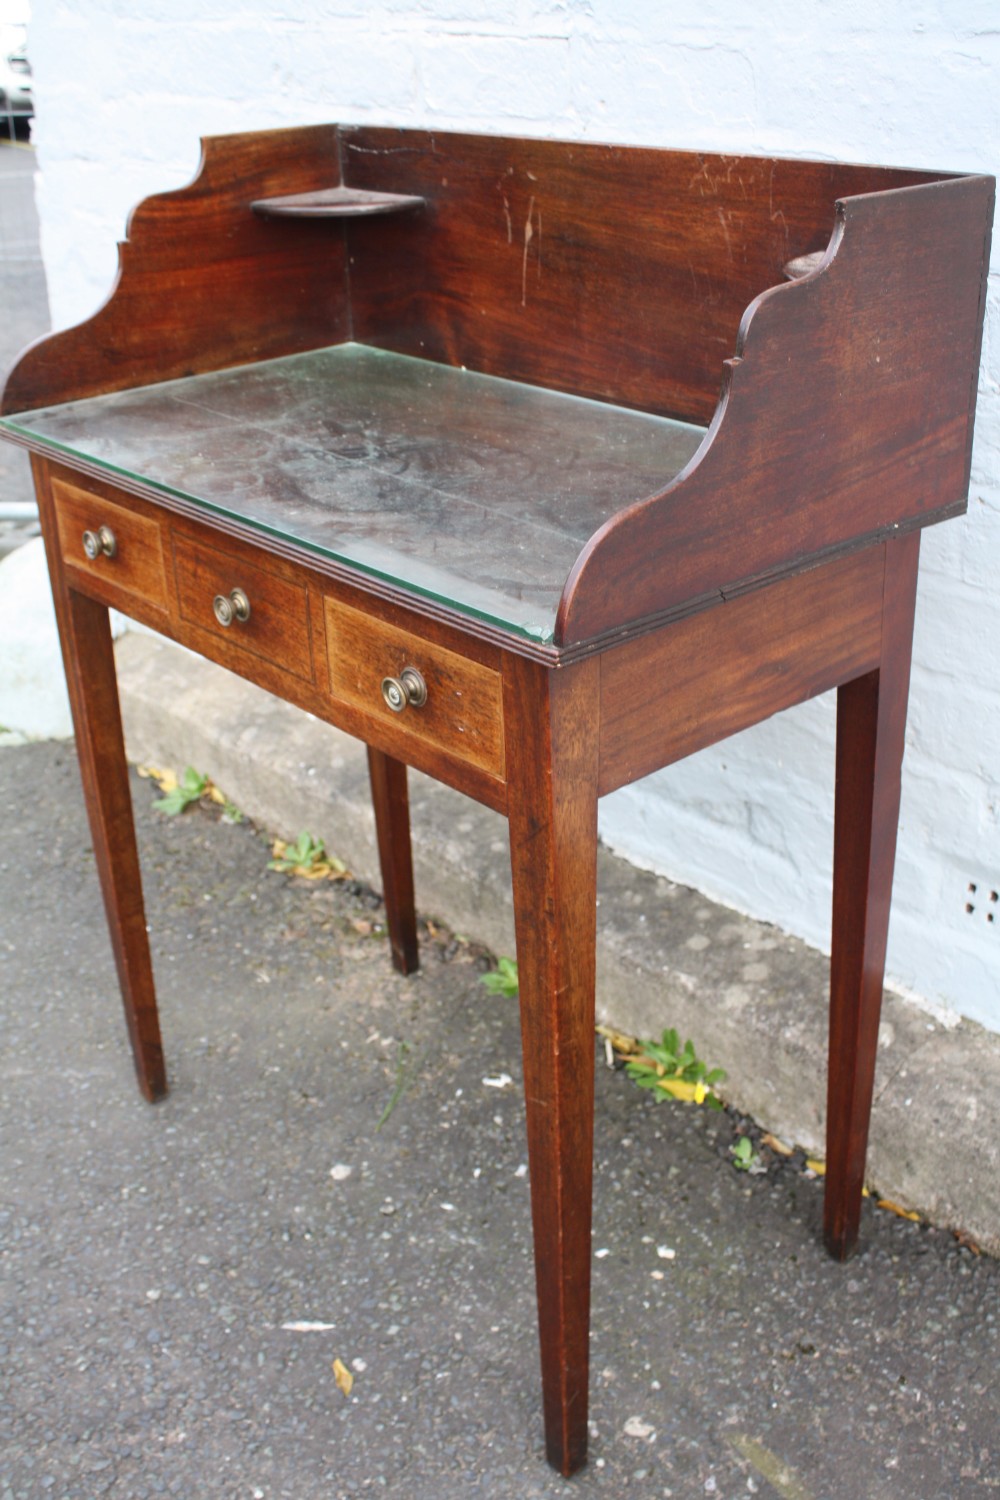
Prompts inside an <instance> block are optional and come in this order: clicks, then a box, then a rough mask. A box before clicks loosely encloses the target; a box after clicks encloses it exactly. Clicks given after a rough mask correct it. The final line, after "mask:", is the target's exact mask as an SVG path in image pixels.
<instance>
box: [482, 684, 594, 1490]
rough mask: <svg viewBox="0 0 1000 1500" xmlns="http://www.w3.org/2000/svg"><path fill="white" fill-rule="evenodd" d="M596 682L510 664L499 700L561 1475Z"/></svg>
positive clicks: (580, 1281)
mask: <svg viewBox="0 0 1000 1500" xmlns="http://www.w3.org/2000/svg"><path fill="white" fill-rule="evenodd" d="M598 674H599V664H598V663H597V662H587V663H583V664H581V665H580V666H577V667H572V668H566V669H563V670H561V671H558V672H556V671H551V670H547V669H545V668H543V667H539V666H536V665H534V664H532V663H529V662H521V661H519V662H518V663H517V664H516V666H515V667H514V668H513V669H512V670H511V671H510V673H509V679H508V690H507V694H506V697H505V723H506V732H507V749H508V757H509V766H508V768H509V798H510V800H509V807H508V817H509V822H510V848H511V863H512V869H513V880H514V920H515V925H516V932H517V959H518V974H519V982H520V1006H521V1040H522V1049H523V1053H524V1095H525V1106H526V1110H527V1123H528V1158H529V1163H530V1171H531V1213H532V1224H533V1229H534V1242H535V1278H536V1284H537V1291H538V1321H539V1335H540V1341H541V1356H542V1395H543V1405H544V1413H545V1446H546V1453H547V1455H548V1459H549V1462H550V1463H551V1464H552V1466H553V1467H554V1468H556V1469H558V1470H559V1472H560V1473H562V1474H566V1475H569V1474H572V1473H573V1472H574V1471H575V1470H576V1469H578V1468H579V1467H580V1466H581V1465H582V1464H583V1463H584V1461H585V1459H586V1452H587V1381H588V1353H589V1351H588V1340H589V1326H590V1215H591V1190H592V1176H593V1128H594V942H595V936H596V880H597V753H596V740H597V736H596V734H595V733H594V732H593V718H594V715H595V713H596V701H597V700H596V694H597V690H598V680H599V675H598Z"/></svg>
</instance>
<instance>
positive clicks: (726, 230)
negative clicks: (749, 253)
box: [716, 208, 733, 260]
mask: <svg viewBox="0 0 1000 1500" xmlns="http://www.w3.org/2000/svg"><path fill="white" fill-rule="evenodd" d="M716 212H717V213H718V215H719V223H720V224H721V225H722V232H723V234H724V235H725V236H726V254H727V255H728V256H729V259H730V260H732V258H733V243H732V240H731V239H730V238H729V225H728V224H727V223H726V210H725V209H724V208H720V209H717V210H716Z"/></svg>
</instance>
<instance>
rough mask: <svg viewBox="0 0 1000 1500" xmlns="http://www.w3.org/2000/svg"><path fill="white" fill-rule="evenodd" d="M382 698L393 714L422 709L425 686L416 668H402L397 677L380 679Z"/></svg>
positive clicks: (424, 699) (425, 698) (424, 700)
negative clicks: (411, 709) (408, 709)
mask: <svg viewBox="0 0 1000 1500" xmlns="http://www.w3.org/2000/svg"><path fill="white" fill-rule="evenodd" d="M382 697H383V698H384V699H385V702H386V704H387V706H388V707H389V708H391V709H392V711H393V713H394V714H401V713H402V712H403V709H404V708H422V707H423V705H424V704H425V703H426V702H427V684H426V682H425V681H424V679H423V678H422V677H421V675H420V673H419V672H418V671H417V669H416V667H404V668H403V670H402V671H401V672H400V674H399V676H398V677H383V678H382Z"/></svg>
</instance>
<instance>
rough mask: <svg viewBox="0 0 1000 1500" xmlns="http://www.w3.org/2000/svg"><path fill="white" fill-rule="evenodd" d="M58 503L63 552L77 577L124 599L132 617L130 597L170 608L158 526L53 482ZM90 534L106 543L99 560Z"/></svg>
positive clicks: (61, 482)
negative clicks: (88, 541) (89, 549)
mask: <svg viewBox="0 0 1000 1500" xmlns="http://www.w3.org/2000/svg"><path fill="white" fill-rule="evenodd" d="M52 498H53V500H54V501H55V509H56V520H57V524H58V527H59V550H60V552H61V553H62V555H63V559H64V560H65V562H66V563H67V564H68V565H69V567H70V569H71V570H72V571H73V572H74V573H76V574H77V575H78V576H79V575H80V574H83V575H86V576H87V577H90V578H93V579H95V580H96V581H99V582H100V584H101V585H102V590H101V592H110V593H116V594H120V595H122V596H124V597H123V607H124V608H125V610H126V613H127V611H128V600H129V598H134V599H137V600H140V601H141V602H142V603H144V604H147V605H150V606H152V608H154V609H157V610H165V609H166V607H167V571H166V567H165V565H164V556H163V537H162V533H161V530H160V526H159V523H158V522H157V521H155V520H152V519H151V518H150V517H149V516H143V515H137V514H136V512H135V511H132V510H126V509H125V507H124V506H122V505H116V504H115V503H114V502H113V501H111V500H106V499H105V498H104V496H103V495H98V494H92V493H91V492H90V491H89V490H82V489H80V488H78V486H77V485H75V484H67V483H66V482H65V480H62V479H54V480H53V481H52ZM102 528H104V529H103V530H102ZM85 533H86V534H87V535H88V537H96V538H97V539H98V542H100V543H101V544H102V546H101V550H99V551H98V552H97V556H96V557H89V556H88V555H87V550H86V547H85V545H84V534H85ZM91 545H92V546H93V545H94V544H93V543H91Z"/></svg>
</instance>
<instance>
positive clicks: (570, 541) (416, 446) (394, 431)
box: [0, 344, 705, 642]
mask: <svg viewBox="0 0 1000 1500" xmlns="http://www.w3.org/2000/svg"><path fill="white" fill-rule="evenodd" d="M0 428H6V429H7V430H8V431H9V432H10V433H11V434H12V435H13V436H16V437H18V438H20V439H21V440H22V441H27V442H28V444H29V446H31V447H33V448H36V449H38V450H40V451H43V452H47V453H51V454H52V455H54V456H58V455H68V456H70V457H72V458H76V459H80V460H84V461H85V462H86V463H87V464H88V465H89V466H91V467H97V468H98V469H102V470H105V471H107V473H108V474H110V475H112V476H115V477H118V478H124V479H126V480H130V479H131V480H137V481H140V482H141V483H142V484H143V485H144V486H146V487H150V488H153V489H156V490H159V491H161V492H163V493H164V494H167V495H172V496H176V497H178V498H180V499H182V500H185V501H188V502H191V503H193V504H194V505H195V506H197V507H199V508H201V509H203V510H205V511H208V512H212V513H216V514H220V515H224V516H228V517H231V518H233V519H234V520H236V521H239V522H242V523H244V524H245V525H247V526H250V527H252V528H254V529H255V530H258V531H260V532H263V533H265V534H267V535H270V536H274V537H277V538H281V539H283V540H285V541H288V542H291V543H294V544H297V545H299V546H302V547H305V548H307V549H308V550H310V551H312V552H315V553H318V554H320V555H321V556H324V557H329V558H332V559H334V560H336V561H338V562H341V563H344V564H346V565H348V566H349V567H352V568H355V569H357V570H359V571H361V572H364V573H369V574H373V575H375V576H377V577H379V578H382V579H385V580H387V581H389V582H390V583H392V584H395V585H397V586H399V587H402V588H403V589H405V590H408V591H410V592H412V593H416V594H420V595H424V596H427V597H430V598H433V599H436V600H438V601H440V602H441V603H443V604H445V605H447V606H449V607H451V608H454V609H456V610H459V611H461V612H462V613H465V614H469V615H472V616H474V617H476V618H479V619H482V620H486V621H489V622H490V623H492V624H495V625H498V626H500V627H501V628H502V629H504V630H507V631H510V632H512V633H514V634H517V635H522V636H527V637H529V638H530V639H532V640H534V641H538V642H548V641H551V640H552V638H553V632H554V628H555V619H556V611H557V609H558V606H559V598H560V595H561V593H562V588H563V584H564V583H565V581H566V577H567V575H568V573H569V571H570V568H571V567H572V565H573V563H574V562H575V560H576V557H577V555H578V553H579V551H580V549H581V547H582V546H583V545H584V543H585V542H586V541H587V540H588V539H589V538H590V536H591V535H592V534H593V533H594V532H595V531H596V530H597V529H598V527H599V526H601V525H602V524H603V522H604V521H606V520H607V519H608V518H609V517H610V516H612V515H614V514H615V513H616V512H617V511H619V510H621V509H622V508H623V507H624V506H626V505H629V504H630V503H632V502H633V501H636V500H641V499H644V498H646V497H647V496H649V495H651V494H654V493H656V492H657V491H658V490H661V489H663V488H664V487H665V486H666V485H667V484H668V483H669V482H670V480H671V479H673V478H674V476H675V475H676V474H677V473H678V472H679V471H680V470H681V469H682V468H683V467H684V465H685V464H686V463H687V462H688V460H689V459H690V458H691V457H692V455H693V454H694V453H695V451H696V450H697V448H698V447H699V445H700V443H701V441H702V438H703V437H704V435H705V428H703V427H699V426H694V425H692V424H690V423H687V422H678V421H673V420H670V419H668V418H664V417H656V416H650V415H647V414H646V413H643V412H637V411H630V410H627V409H625V408H623V407H618V406H610V405H605V404H603V403H601V402H596V401H588V400H583V399H581V398H579V397H575V396H567V395H563V394H560V393H558V392H554V391H549V390H542V389H540V388H539V387H537V386H528V385H521V384H518V383H516V382H514V381H509V380H501V379H497V378H495V377H491V376H486V375H479V374H473V373H471V372H469V371H466V370H461V369H454V368H452V367H450V366H446V365H439V364H434V363H431V362H429V361H425V360H420V359H413V358H410V357H408V356H405V355H398V354H391V353H387V352H386V351H384V350H380V349H374V348H369V347H365V346H362V345H360V344H339V345H336V346H335V347H332V348H327V349H321V350H318V351H315V352H312V353H307V354H297V355H293V356H290V357H288V358H285V359H276V360H268V361H264V362H262V363H260V364H255V365H245V366H241V367H240V368H237V369H231V370H224V371H221V372H219V373H216V374H209V375H197V376H192V377H190V378H188V379H183V380H173V381H168V382H164V383H162V384H159V385H150V386H144V387H141V388H138V389H134V390H127V391H121V392H117V393H114V394H111V395H105V396H95V397H92V398H89V399H87V400H84V401H74V402H69V403H67V404H65V405H61V406H53V407H48V408H46V409H42V410H37V411H31V412H22V413H17V414H14V415H12V416H7V417H4V418H2V419H0Z"/></svg>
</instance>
